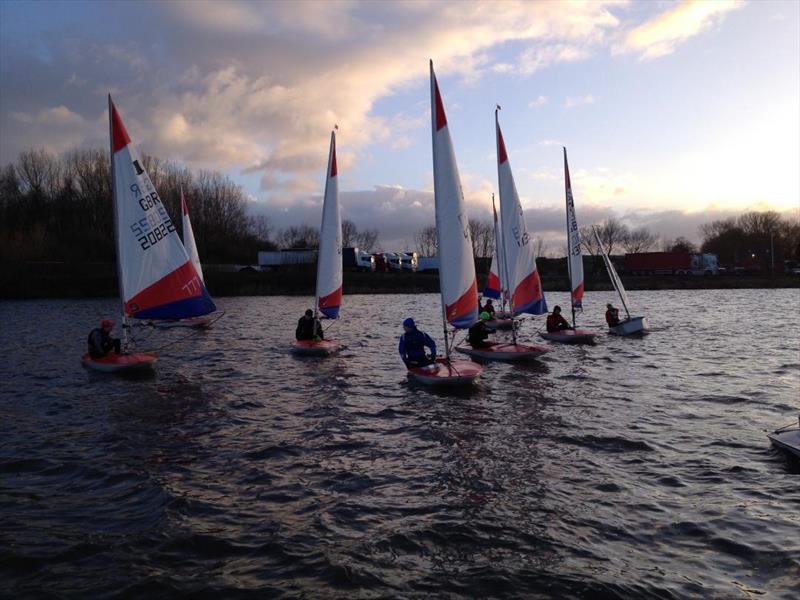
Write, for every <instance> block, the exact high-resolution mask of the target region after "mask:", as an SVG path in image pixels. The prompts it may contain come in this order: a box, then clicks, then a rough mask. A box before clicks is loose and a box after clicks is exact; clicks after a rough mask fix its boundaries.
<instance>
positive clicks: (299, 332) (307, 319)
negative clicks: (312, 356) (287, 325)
mask: <svg viewBox="0 0 800 600" xmlns="http://www.w3.org/2000/svg"><path fill="white" fill-rule="evenodd" d="M294 337H295V338H297V339H298V340H324V339H325V334H324V333H323V332H322V323H320V322H319V319H316V318H315V317H314V312H313V311H312V310H311V309H310V308H309V309H308V310H307V311H306V314H304V315H303V316H302V317H300V319H299V320H298V321H297V329H295V332H294Z"/></svg>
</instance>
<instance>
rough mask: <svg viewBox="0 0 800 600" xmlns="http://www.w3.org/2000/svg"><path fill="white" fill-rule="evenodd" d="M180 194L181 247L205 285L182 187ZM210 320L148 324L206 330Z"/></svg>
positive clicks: (170, 320)
mask: <svg viewBox="0 0 800 600" xmlns="http://www.w3.org/2000/svg"><path fill="white" fill-rule="evenodd" d="M180 194H181V214H182V215H183V247H184V248H186V253H187V254H188V255H189V258H190V259H191V261H192V264H193V265H194V268H195V270H196V271H197V275H198V276H199V277H200V281H202V282H203V283H205V278H204V277H203V267H202V266H201V265H200V255H199V254H198V252H197V243H196V242H195V240H194V230H193V229H192V221H191V220H190V219H189V207H188V206H187V205H186V197H185V196H184V195H183V186H181V188H180ZM211 323H212V321H211V319H210V318H209V317H207V316H203V317H191V318H189V319H167V320H155V321H151V322H150V324H151V325H153V326H154V327H157V328H158V329H171V328H173V327H189V328H192V329H207V328H209V327H211Z"/></svg>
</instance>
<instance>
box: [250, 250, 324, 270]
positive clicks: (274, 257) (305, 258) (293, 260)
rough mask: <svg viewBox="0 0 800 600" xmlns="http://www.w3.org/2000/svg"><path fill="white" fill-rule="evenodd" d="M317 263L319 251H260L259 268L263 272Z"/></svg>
mask: <svg viewBox="0 0 800 600" xmlns="http://www.w3.org/2000/svg"><path fill="white" fill-rule="evenodd" d="M315 262H317V251H316V250H314V249H312V248H288V249H286V250H274V251H263V250H262V251H260V252H259V253H258V267H259V269H261V270H262V271H268V270H270V269H278V268H280V267H287V266H292V265H311V264H314V263H315Z"/></svg>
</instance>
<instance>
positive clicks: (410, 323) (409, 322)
mask: <svg viewBox="0 0 800 600" xmlns="http://www.w3.org/2000/svg"><path fill="white" fill-rule="evenodd" d="M416 328H417V325H416V323H414V319H412V318H411V317H408V318H407V319H406V320H405V321H403V329H405V330H406V331H414V329H416Z"/></svg>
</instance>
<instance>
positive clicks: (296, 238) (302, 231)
mask: <svg viewBox="0 0 800 600" xmlns="http://www.w3.org/2000/svg"><path fill="white" fill-rule="evenodd" d="M277 243H278V246H279V247H281V248H318V247H319V230H318V229H316V228H315V227H310V226H308V225H293V226H292V227H287V228H286V229H284V230H283V231H281V232H280V233H279V234H278V238H277Z"/></svg>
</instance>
